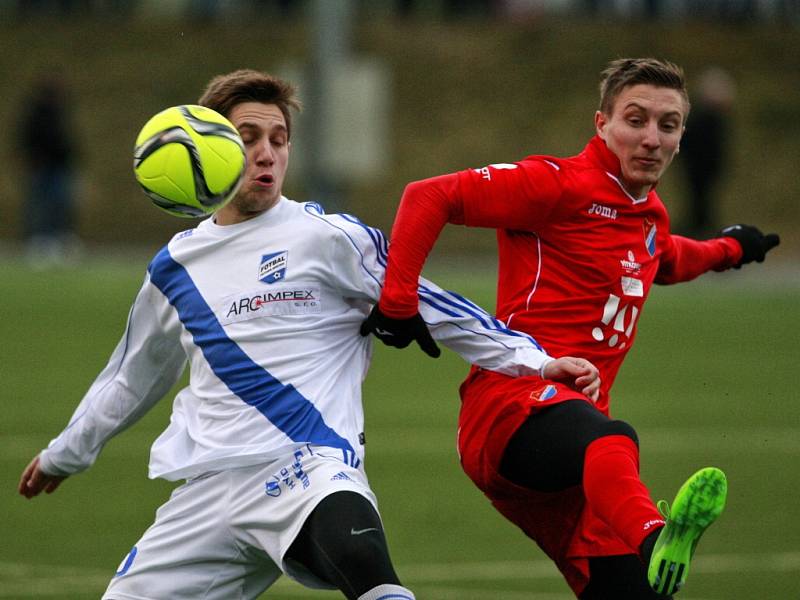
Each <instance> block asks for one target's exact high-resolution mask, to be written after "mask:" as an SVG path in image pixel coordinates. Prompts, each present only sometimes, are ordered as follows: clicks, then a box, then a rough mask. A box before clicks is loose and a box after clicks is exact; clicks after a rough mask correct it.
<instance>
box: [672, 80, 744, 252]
mask: <svg viewBox="0 0 800 600" xmlns="http://www.w3.org/2000/svg"><path fill="white" fill-rule="evenodd" d="M735 95H736V88H735V85H734V82H733V79H732V78H731V76H730V75H729V74H728V73H727V72H726V71H724V70H723V69H720V68H718V67H711V68H709V69H707V70H706V71H704V72H703V74H702V75H701V76H700V79H699V80H698V83H697V91H696V92H695V95H694V98H695V99H696V100H695V101H694V102H693V103H692V109H691V111H690V112H689V119H688V121H687V122H686V132H685V133H684V135H683V139H682V140H681V154H680V163H681V164H682V166H683V169H684V173H685V174H686V182H687V184H688V192H689V193H688V206H687V207H686V218H685V221H684V223H683V226H682V230H683V233H685V234H687V235H689V236H691V237H708V236H710V235H712V234H713V233H714V232H715V231H716V230H717V229H719V226H718V225H719V223H718V216H717V211H716V205H717V197H716V192H717V189H718V187H719V182H720V181H721V179H722V177H723V175H725V172H726V170H727V167H728V163H729V155H728V147H729V141H730V113H731V109H732V108H733V102H734V98H735Z"/></svg>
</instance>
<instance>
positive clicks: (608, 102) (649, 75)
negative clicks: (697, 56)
mask: <svg viewBox="0 0 800 600" xmlns="http://www.w3.org/2000/svg"><path fill="white" fill-rule="evenodd" d="M639 84H648V85H654V86H656V87H665V88H669V89H673V90H677V91H678V92H680V94H681V96H682V97H683V101H684V103H685V104H686V114H684V116H683V118H684V120H685V119H686V117H687V116H688V115H689V106H690V105H689V94H688V93H687V91H686V78H685V76H684V74H683V69H681V68H680V67H679V66H678V65H676V64H675V63H671V62H669V61H665V60H659V59H657V58H619V59H617V60H614V61H611V62H610V63H608V67H606V69H605V70H604V71H603V72H602V74H601V78H600V112H602V113H604V114H606V115H610V114H611V113H612V111H613V109H614V102H615V101H616V99H617V97H618V96H619V95H620V93H621V92H622V90H623V89H625V88H626V87H629V86H632V85H639Z"/></svg>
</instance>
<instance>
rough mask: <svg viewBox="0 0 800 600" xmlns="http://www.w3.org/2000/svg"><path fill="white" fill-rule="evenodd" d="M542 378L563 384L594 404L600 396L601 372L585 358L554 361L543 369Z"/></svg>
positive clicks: (563, 357)
mask: <svg viewBox="0 0 800 600" xmlns="http://www.w3.org/2000/svg"><path fill="white" fill-rule="evenodd" d="M542 378H543V379H552V380H553V381H560V382H563V383H565V384H567V385H569V386H570V387H571V388H572V389H574V390H575V391H577V392H580V393H581V394H583V395H584V396H586V397H587V398H589V399H590V400H591V401H592V402H597V398H598V397H599V395H600V383H601V381H600V371H598V369H597V367H595V366H594V365H593V364H592V363H590V362H589V361H588V360H586V359H583V358H575V357H572V356H562V357H561V358H557V359H555V360H552V361H550V362H548V363H547V364H545V366H544V368H543V369H542Z"/></svg>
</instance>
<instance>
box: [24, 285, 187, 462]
mask: <svg viewBox="0 0 800 600" xmlns="http://www.w3.org/2000/svg"><path fill="white" fill-rule="evenodd" d="M165 303H166V301H165V299H164V297H163V295H162V294H161V292H159V290H158V289H156V288H155V287H154V286H153V285H152V284H151V283H150V277H149V275H148V276H147V277H146V278H145V281H144V284H143V285H142V287H141V289H140V290H139V293H138V294H137V296H136V300H135V301H134V303H133V306H132V307H131V310H130V313H129V315H128V322H127V326H126V329H125V333H124V335H123V336H122V339H121V340H120V342H119V344H117V347H116V349H115V350H114V352H113V354H112V355H111V358H110V359H109V362H108V364H107V365H106V367H105V368H104V369H103V370H102V371H101V372H100V374H99V375H98V377H97V379H96V380H95V381H94V383H93V384H92V386H91V387H90V388H89V390H88V391H87V393H86V394H85V396H84V397H83V399H82V400H81V402H80V404H79V405H78V407H77V408H76V409H75V412H74V413H73V415H72V418H71V419H70V422H69V425H67V427H66V428H65V429H64V430H63V431H62V432H61V434H60V435H59V436H58V437H57V438H55V439H54V440H52V441H51V442H50V444H49V446H48V447H47V449H46V450H44V451H43V452H42V453H41V455H40V461H41V463H40V464H41V467H42V469H43V470H44V472H45V473H48V474H51V475H71V474H74V473H78V472H80V471H83V470H85V469H87V468H88V467H90V466H91V465H92V464H93V463H94V461H95V460H96V459H97V456H98V455H99V454H100V451H101V450H102V448H103V446H104V445H105V443H106V442H107V441H108V440H109V439H111V438H112V437H113V436H114V435H116V434H118V433H120V432H121V431H123V430H124V429H126V428H128V427H129V426H130V425H132V424H133V423H135V422H136V421H138V420H139V419H140V418H141V417H142V416H143V415H144V414H145V413H146V412H147V411H148V410H149V409H150V408H152V407H153V406H154V405H155V404H156V402H158V401H159V400H160V399H161V398H162V397H163V396H164V395H165V394H166V393H167V392H168V391H169V389H170V388H171V387H172V386H173V385H174V384H175V383H176V382H177V381H178V379H179V378H180V375H181V373H182V372H183V369H184V366H185V364H186V355H185V354H184V352H183V349H182V348H181V345H180V344H179V343H178V339H179V335H180V325H179V323H178V322H177V321H175V322H174V323H172V324H171V325H170V324H168V323H165V322H164V319H163V315H160V314H159V310H158V307H159V306H160V305H162V304H165Z"/></svg>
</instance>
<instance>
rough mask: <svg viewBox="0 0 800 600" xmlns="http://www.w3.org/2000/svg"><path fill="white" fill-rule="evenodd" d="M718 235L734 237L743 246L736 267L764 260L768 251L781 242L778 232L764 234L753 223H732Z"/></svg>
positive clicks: (739, 267)
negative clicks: (740, 257) (740, 258)
mask: <svg viewBox="0 0 800 600" xmlns="http://www.w3.org/2000/svg"><path fill="white" fill-rule="evenodd" d="M717 237H732V238H733V239H735V240H736V241H737V242H739V245H740V246H741V247H742V260H740V261H739V262H738V263H737V264H735V265H734V266H733V268H734V269H741V268H742V265H746V264H747V263H751V262H753V261H756V262H764V258H765V257H766V256H767V252H769V251H770V250H772V249H773V248H774V247H775V246H777V245H778V244H780V243H781V238H780V237H779V236H778V234H777V233H768V234H767V235H764V234H763V233H761V231H759V229H758V227H753V226H752V225H731V226H730V227H726V228H725V229H723V230H722V231H720V232H719V233H718V234H717Z"/></svg>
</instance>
